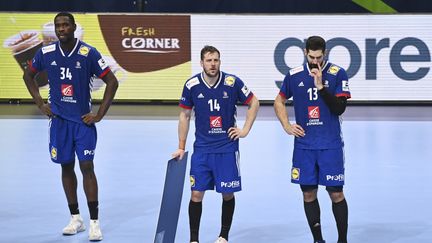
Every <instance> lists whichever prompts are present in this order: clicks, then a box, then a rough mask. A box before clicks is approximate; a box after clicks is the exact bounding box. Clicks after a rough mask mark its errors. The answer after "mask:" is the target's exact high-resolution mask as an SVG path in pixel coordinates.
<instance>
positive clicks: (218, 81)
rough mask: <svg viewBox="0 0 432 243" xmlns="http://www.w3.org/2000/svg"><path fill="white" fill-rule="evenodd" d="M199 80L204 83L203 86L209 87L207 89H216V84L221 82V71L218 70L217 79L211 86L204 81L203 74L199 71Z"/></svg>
mask: <svg viewBox="0 0 432 243" xmlns="http://www.w3.org/2000/svg"><path fill="white" fill-rule="evenodd" d="M201 80H202V81H203V83H204V84H205V86H207V88H209V89H212V88H213V89H216V88H217V87H218V86H219V84H220V83H221V80H222V71H219V79H218V80H217V81H216V83H215V84H214V85H213V86H210V85H209V84H208V83H207V82H206V81H205V79H204V75H203V72H201Z"/></svg>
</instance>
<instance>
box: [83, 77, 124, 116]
mask: <svg viewBox="0 0 432 243" xmlns="http://www.w3.org/2000/svg"><path fill="white" fill-rule="evenodd" d="M102 80H103V81H104V82H105V83H106V87H105V91H104V95H103V99H102V103H101V105H100V106H99V110H98V112H97V113H96V114H93V113H87V114H85V115H83V116H82V120H83V122H84V123H86V124H92V123H96V122H99V121H100V120H102V118H103V117H104V116H105V114H106V113H107V111H108V109H109V107H110V105H111V102H112V101H113V99H114V95H115V93H116V91H117V88H118V81H117V78H116V77H115V76H114V74H113V73H112V72H111V71H109V72H108V73H107V74H106V75H105V76H104V77H103V78H102Z"/></svg>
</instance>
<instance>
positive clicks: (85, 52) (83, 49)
mask: <svg viewBox="0 0 432 243" xmlns="http://www.w3.org/2000/svg"><path fill="white" fill-rule="evenodd" d="M89 52H90V48H88V47H87V46H81V47H80V49H79V50H78V54H80V55H81V56H85V57H86V56H88V54H89ZM99 65H100V64H99ZM102 69H103V68H102Z"/></svg>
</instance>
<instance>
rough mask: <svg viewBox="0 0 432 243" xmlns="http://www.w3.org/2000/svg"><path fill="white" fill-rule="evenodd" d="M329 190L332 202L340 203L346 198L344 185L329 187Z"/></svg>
mask: <svg viewBox="0 0 432 243" xmlns="http://www.w3.org/2000/svg"><path fill="white" fill-rule="evenodd" d="M327 191H328V193H329V195H330V198H331V200H332V202H334V203H338V202H340V201H342V200H343V199H344V198H345V195H344V193H343V191H342V187H336V188H328V189H327Z"/></svg>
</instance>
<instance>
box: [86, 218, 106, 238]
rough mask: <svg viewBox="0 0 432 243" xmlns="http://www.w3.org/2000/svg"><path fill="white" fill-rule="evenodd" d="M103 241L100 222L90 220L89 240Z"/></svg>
mask: <svg viewBox="0 0 432 243" xmlns="http://www.w3.org/2000/svg"><path fill="white" fill-rule="evenodd" d="M102 239H103V237H102V232H101V229H100V226H99V220H98V219H92V220H90V230H89V240H90V241H100V240H102Z"/></svg>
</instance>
